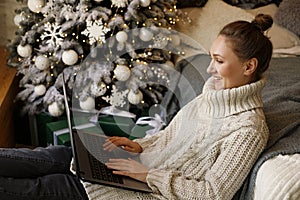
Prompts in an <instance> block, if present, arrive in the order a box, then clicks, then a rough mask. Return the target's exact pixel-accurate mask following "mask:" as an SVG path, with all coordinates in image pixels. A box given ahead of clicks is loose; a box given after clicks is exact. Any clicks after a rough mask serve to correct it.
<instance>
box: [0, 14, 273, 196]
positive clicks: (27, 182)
mask: <svg viewBox="0 0 300 200" xmlns="http://www.w3.org/2000/svg"><path fill="white" fill-rule="evenodd" d="M272 23H273V20H272V18H271V17H270V16H268V15H263V14H260V15H257V16H256V17H255V19H254V20H253V21H252V22H246V21H236V22H233V23H230V24H228V25H226V26H225V27H224V28H223V29H222V30H221V31H220V33H219V35H218V37H217V38H216V40H215V41H214V42H213V44H212V46H211V49H210V55H211V58H212V61H211V63H210V65H209V67H208V69H207V72H208V73H210V74H211V75H212V77H211V78H209V79H208V80H207V82H206V83H205V85H204V87H203V92H202V94H200V95H199V96H198V97H196V98H195V99H194V100H192V101H191V102H190V103H188V104H187V105H186V106H184V107H183V108H182V109H181V110H180V111H179V112H178V113H177V115H176V116H175V117H174V118H173V119H172V121H171V122H170V124H169V125H168V126H167V127H166V128H165V129H164V130H162V131H160V132H158V133H157V134H155V135H153V136H152V137H149V138H142V139H137V140H134V141H131V140H129V139H127V138H122V137H111V138H109V139H108V141H107V143H106V144H105V145H104V147H103V148H104V149H105V150H107V151H111V150H113V149H114V148H115V147H116V146H122V147H123V148H124V149H125V150H127V151H130V152H134V153H139V158H140V161H139V162H138V161H134V160H131V159H111V160H110V161H109V162H108V163H106V165H107V166H108V167H109V168H111V169H113V170H114V173H116V174H122V175H125V176H129V177H132V178H134V179H137V180H140V181H143V182H146V183H147V184H148V185H149V187H150V188H151V189H152V191H153V192H152V193H141V192H134V191H129V190H123V189H119V188H113V187H107V186H102V185H97V184H91V183H86V182H84V183H83V184H81V182H80V181H79V180H77V178H75V177H74V176H72V175H71V173H70V172H69V163H70V160H71V152H70V150H69V149H68V148H67V147H50V148H46V149H44V148H39V149H36V150H34V151H31V150H25V149H21V150H20V149H2V150H0V175H1V176H2V177H1V178H0V196H1V199H18V198H19V199H21V198H22V197H25V196H26V197H27V198H30V199H38V198H40V199H71V198H72V199H105V200H106V199H126V200H127V199H130V200H132V199H212V200H216V199H221V200H225V199H231V198H232V197H233V196H234V194H235V193H236V192H237V190H238V189H239V188H240V187H241V185H242V183H243V181H244V179H245V178H246V176H247V174H248V173H249V171H250V169H251V167H252V165H253V164H254V163H255V161H256V159H257V158H258V156H259V155H260V153H261V152H262V151H263V149H264V147H265V146H266V143H267V140H268V135H269V132H268V128H267V126H266V122H265V117H264V114H263V111H262V98H261V91H262V89H263V87H264V84H265V79H264V77H263V76H262V74H263V72H265V71H266V69H267V68H268V66H269V62H270V59H271V55H272V44H271V42H270V40H269V39H268V38H267V37H266V36H265V35H264V31H266V30H267V29H268V28H270V27H271V25H272ZM12 177H13V178H12Z"/></svg>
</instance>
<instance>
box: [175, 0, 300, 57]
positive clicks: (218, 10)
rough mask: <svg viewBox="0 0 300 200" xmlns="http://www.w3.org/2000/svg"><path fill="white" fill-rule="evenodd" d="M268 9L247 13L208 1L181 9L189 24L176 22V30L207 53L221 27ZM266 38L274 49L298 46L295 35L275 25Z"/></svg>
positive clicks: (252, 16)
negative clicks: (197, 5) (199, 5)
mask: <svg viewBox="0 0 300 200" xmlns="http://www.w3.org/2000/svg"><path fill="white" fill-rule="evenodd" d="M270 7H271V6H270ZM268 9H269V7H266V8H264V7H263V8H260V9H253V10H250V11H248V12H247V11H245V10H244V9H242V8H238V7H235V6H231V5H229V4H227V3H225V2H223V1H222V0H208V2H207V3H206V4H205V6H204V7H200V8H198V7H193V8H184V9H181V10H182V11H183V12H185V13H186V14H187V15H188V17H189V18H190V19H191V23H186V22H184V21H181V22H178V23H177V25H176V30H177V31H179V32H181V33H184V34H186V35H187V36H189V37H191V38H192V39H194V40H195V41H197V42H198V43H199V44H200V46H202V47H203V48H204V49H205V51H207V52H208V51H209V49H210V46H211V44H212V42H213V41H214V40H215V38H216V37H217V34H218V33H219V31H220V30H221V29H222V28H223V26H225V25H226V24H228V23H230V22H233V21H236V20H246V21H252V20H253V18H254V16H255V14H256V13H258V12H264V11H265V10H268ZM273 9H274V7H273ZM271 10H272V9H270V11H268V12H269V13H272V15H274V11H271ZM268 36H269V37H270V39H271V42H272V43H273V47H274V49H277V48H291V47H294V46H296V45H300V39H299V38H298V37H297V36H296V35H295V34H293V33H291V32H290V31H288V30H287V29H285V28H282V27H280V26H278V25H276V24H273V26H272V28H271V29H270V30H269V32H268Z"/></svg>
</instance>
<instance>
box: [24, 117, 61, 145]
mask: <svg viewBox="0 0 300 200" xmlns="http://www.w3.org/2000/svg"><path fill="white" fill-rule="evenodd" d="M65 119H66V116H60V117H53V116H51V115H50V114H49V113H47V112H41V113H39V114H36V115H28V124H29V129H30V137H31V144H32V145H34V146H47V123H51V122H55V121H60V120H65Z"/></svg>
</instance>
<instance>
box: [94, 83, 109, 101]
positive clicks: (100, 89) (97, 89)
mask: <svg viewBox="0 0 300 200" xmlns="http://www.w3.org/2000/svg"><path fill="white" fill-rule="evenodd" d="M106 91H107V88H106V84H105V83H104V82H102V81H101V82H100V83H93V84H92V85H91V94H92V95H94V96H95V97H99V96H102V95H104V94H105V93H106Z"/></svg>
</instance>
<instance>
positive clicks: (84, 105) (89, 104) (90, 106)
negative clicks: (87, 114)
mask: <svg viewBox="0 0 300 200" xmlns="http://www.w3.org/2000/svg"><path fill="white" fill-rule="evenodd" d="M79 106H80V108H81V109H82V110H94V109H95V99H94V98H93V97H88V98H87V99H86V100H85V101H80V102H79Z"/></svg>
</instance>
